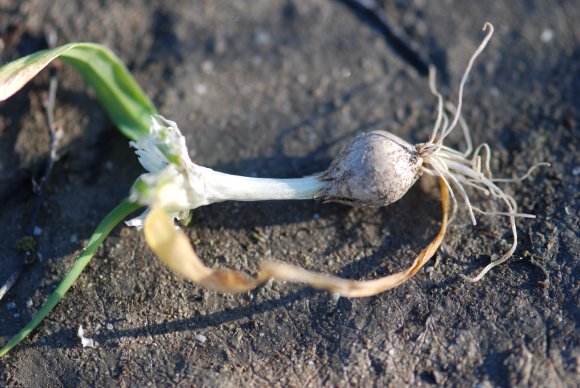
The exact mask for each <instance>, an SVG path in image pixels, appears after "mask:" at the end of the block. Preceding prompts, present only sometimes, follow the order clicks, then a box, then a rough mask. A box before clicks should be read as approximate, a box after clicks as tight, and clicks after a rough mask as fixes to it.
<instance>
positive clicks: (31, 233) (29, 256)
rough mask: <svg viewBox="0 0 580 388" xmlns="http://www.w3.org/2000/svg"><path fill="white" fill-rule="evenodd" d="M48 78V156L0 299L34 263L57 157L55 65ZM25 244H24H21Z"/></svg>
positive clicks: (52, 40)
mask: <svg viewBox="0 0 580 388" xmlns="http://www.w3.org/2000/svg"><path fill="white" fill-rule="evenodd" d="M56 40H57V36H56V31H54V30H51V31H49V32H48V36H47V41H48V46H49V47H54V46H55V45H56ZM49 71H50V80H49V86H48V97H47V98H46V100H45V101H44V103H43V105H44V111H45V117H46V123H47V126H48V133H49V136H50V140H49V152H48V157H47V160H46V165H45V167H44V173H43V175H42V176H41V178H40V179H39V180H38V181H35V180H34V179H33V180H32V191H33V193H34V202H33V204H32V209H31V211H30V220H29V223H28V225H27V228H26V230H25V231H24V236H22V238H21V239H20V241H25V240H27V241H28V242H29V243H27V244H26V246H25V247H24V246H23V247H19V248H22V250H23V253H22V256H21V260H20V265H19V266H18V268H16V270H15V271H14V272H13V273H12V274H10V276H9V277H8V279H7V280H6V281H5V282H4V284H3V285H2V287H0V300H2V298H3V297H4V296H5V295H6V293H7V292H8V291H9V290H10V289H11V288H12V287H13V286H14V284H16V282H17V281H18V279H20V277H21V276H22V275H23V274H24V271H25V269H26V268H27V267H29V266H30V265H31V264H33V263H34V261H35V258H36V253H35V248H36V233H35V229H36V226H37V223H36V221H37V219H38V215H39V213H40V209H41V208H42V194H43V192H44V189H45V187H46V184H47V182H48V180H49V178H50V174H51V172H52V167H53V165H54V162H55V160H56V158H57V145H58V141H57V136H56V132H55V125H54V105H55V102H56V90H57V87H58V80H57V68H56V67H55V66H51V67H50V69H49ZM23 245H25V244H23Z"/></svg>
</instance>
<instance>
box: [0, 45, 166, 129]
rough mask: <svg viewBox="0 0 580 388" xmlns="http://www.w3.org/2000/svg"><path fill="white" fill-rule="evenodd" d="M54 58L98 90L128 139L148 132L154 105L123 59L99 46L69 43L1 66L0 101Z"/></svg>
mask: <svg viewBox="0 0 580 388" xmlns="http://www.w3.org/2000/svg"><path fill="white" fill-rule="evenodd" d="M55 59H60V60H62V61H63V62H65V63H68V64H70V65H72V66H73V67H74V68H75V69H76V70H77V71H78V72H79V73H80V75H81V76H82V77H83V78H84V79H85V80H86V82H87V83H88V84H89V85H90V86H91V87H92V88H93V89H94V90H95V93H96V95H97V98H98V99H99V101H100V102H101V104H102V105H103V107H104V108H105V110H106V111H107V114H108V115H109V117H110V118H111V120H112V121H113V123H115V125H116V126H117V127H118V128H119V130H120V131H121V132H122V133H123V134H124V135H125V136H127V137H128V138H130V139H133V140H136V139H138V138H140V137H142V136H144V135H146V134H148V133H149V126H150V123H151V121H150V120H151V115H152V114H154V113H157V110H156V109H155V106H153V104H152V103H151V101H150V100H149V98H148V97H147V96H146V95H145V93H144V92H143V90H142V89H141V88H140V87H139V85H138V84H137V82H135V79H134V78H133V76H132V75H131V73H129V71H128V70H127V68H126V67H125V65H123V63H122V62H121V60H120V59H119V58H118V57H117V56H116V55H115V54H113V53H112V52H111V51H110V50H109V49H108V48H106V47H105V46H102V45H100V44H96V43H69V44H66V45H64V46H60V47H57V48H54V49H50V50H43V51H39V52H37V53H34V54H31V55H28V56H26V57H23V58H20V59H18V60H16V61H13V62H10V63H8V64H6V65H4V66H2V67H0V101H4V100H6V99H7V98H9V97H11V96H12V95H13V94H14V93H16V92H17V91H19V90H20V89H21V88H22V87H23V86H24V85H26V83H27V82H28V81H30V80H31V79H32V78H33V77H34V76H36V75H37V74H38V73H39V72H40V71H41V70H42V69H44V68H45V67H46V66H48V65H49V64H50V63H51V62H52V61H54V60H55Z"/></svg>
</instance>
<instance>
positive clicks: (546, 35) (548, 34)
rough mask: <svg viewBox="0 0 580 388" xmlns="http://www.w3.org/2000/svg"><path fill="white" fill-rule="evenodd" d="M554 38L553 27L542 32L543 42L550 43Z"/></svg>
mask: <svg viewBox="0 0 580 388" xmlns="http://www.w3.org/2000/svg"><path fill="white" fill-rule="evenodd" d="M552 39H554V30H552V29H551V28H546V29H545V30H544V31H542V33H541V34H540V41H541V42H542V43H549V42H550V41H551V40H552Z"/></svg>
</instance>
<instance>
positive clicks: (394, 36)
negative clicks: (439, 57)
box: [342, 0, 432, 76]
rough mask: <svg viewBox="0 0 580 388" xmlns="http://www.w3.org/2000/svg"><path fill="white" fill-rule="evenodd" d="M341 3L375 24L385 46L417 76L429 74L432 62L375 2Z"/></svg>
mask: <svg viewBox="0 0 580 388" xmlns="http://www.w3.org/2000/svg"><path fill="white" fill-rule="evenodd" d="M342 1H343V2H344V3H345V4H346V5H348V6H350V7H351V8H352V9H354V10H356V11H358V12H361V13H363V14H364V15H366V16H367V17H369V18H370V20H371V21H372V22H374V23H376V24H377V25H378V26H379V28H380V30H381V32H382V33H383V35H384V36H385V39H386V41H387V44H389V45H390V46H391V47H392V48H393V50H395V52H396V53H397V54H399V55H400V56H401V57H402V58H403V59H404V60H405V61H407V62H408V63H409V64H410V65H411V66H413V67H414V68H415V69H416V70H417V72H418V73H419V74H421V75H423V76H426V75H427V74H428V73H429V66H430V65H431V63H432V61H431V60H430V59H429V58H428V57H427V56H426V55H424V54H423V53H422V52H421V50H420V49H419V48H418V47H417V45H416V44H415V43H414V42H413V41H412V40H411V39H410V38H409V36H408V35H407V34H406V33H405V31H404V30H403V29H402V28H401V27H399V26H398V25H397V24H394V23H392V22H391V20H390V19H389V17H388V16H387V14H386V13H385V11H384V10H383V9H382V8H381V7H380V6H379V5H378V4H377V2H376V0H342Z"/></svg>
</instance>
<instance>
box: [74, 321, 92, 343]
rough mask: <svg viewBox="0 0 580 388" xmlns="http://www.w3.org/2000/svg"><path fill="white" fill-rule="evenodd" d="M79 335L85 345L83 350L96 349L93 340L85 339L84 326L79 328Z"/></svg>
mask: <svg viewBox="0 0 580 388" xmlns="http://www.w3.org/2000/svg"><path fill="white" fill-rule="evenodd" d="M77 335H78V336H79V338H80V339H81V343H82V344H83V348H86V347H89V348H94V347H95V342H94V341H93V339H92V338H87V337H85V331H84V330H83V325H80V326H79V330H78V332H77Z"/></svg>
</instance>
